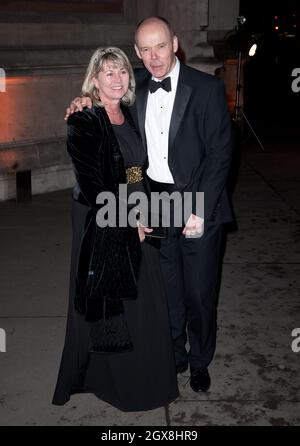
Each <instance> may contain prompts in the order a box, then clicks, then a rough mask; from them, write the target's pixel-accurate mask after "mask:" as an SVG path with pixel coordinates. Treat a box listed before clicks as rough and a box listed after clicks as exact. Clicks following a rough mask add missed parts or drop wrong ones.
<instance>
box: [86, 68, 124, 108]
mask: <svg viewBox="0 0 300 446" xmlns="http://www.w3.org/2000/svg"><path fill="white" fill-rule="evenodd" d="M93 81H94V84H95V86H96V88H97V89H98V92H99V97H100V99H101V102H102V103H103V104H106V103H110V102H116V101H120V100H121V99H122V97H123V96H124V95H125V94H126V92H127V90H128V86H129V73H128V71H127V70H126V68H124V67H123V68H122V67H120V66H119V65H117V64H114V63H113V62H104V64H103V67H102V69H101V71H99V73H98V74H97V75H96V76H95V77H94V78H93Z"/></svg>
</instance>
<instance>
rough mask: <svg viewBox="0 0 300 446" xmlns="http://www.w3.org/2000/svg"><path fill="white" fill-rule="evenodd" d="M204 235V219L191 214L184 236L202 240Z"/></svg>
mask: <svg viewBox="0 0 300 446" xmlns="http://www.w3.org/2000/svg"><path fill="white" fill-rule="evenodd" d="M203 233H204V219H203V218H201V217H198V216H197V215H194V214H191V215H190V217H189V219H188V221H187V223H186V225H185V228H184V230H183V231H182V234H183V235H185V236H186V238H200V237H202V235H203Z"/></svg>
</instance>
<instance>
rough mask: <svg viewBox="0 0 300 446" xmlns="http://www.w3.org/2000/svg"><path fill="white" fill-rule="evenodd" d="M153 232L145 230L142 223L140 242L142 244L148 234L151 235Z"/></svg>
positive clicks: (139, 228)
mask: <svg viewBox="0 0 300 446" xmlns="http://www.w3.org/2000/svg"><path fill="white" fill-rule="evenodd" d="M152 231H153V229H150V228H145V226H143V225H142V224H141V223H140V224H139V225H138V233H139V238H140V242H141V243H142V242H143V241H144V240H145V237H146V234H150V233H151V232H152Z"/></svg>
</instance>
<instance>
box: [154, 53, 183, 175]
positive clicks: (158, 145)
mask: <svg viewBox="0 0 300 446" xmlns="http://www.w3.org/2000/svg"><path fill="white" fill-rule="evenodd" d="M179 68H180V63H179V60H178V59H177V57H176V63H175V66H174V68H173V69H172V71H171V72H170V73H169V75H168V76H170V78H171V91H169V92H167V91H165V90H164V89H163V88H159V89H158V90H156V92H155V93H150V92H149V93H148V101H147V109H146V119H145V132H146V139H147V150H148V159H149V168H148V169H147V175H148V176H149V177H150V178H152V179H153V180H154V181H158V182H160V183H173V184H174V179H173V176H172V174H171V171H170V169H169V165H168V149H169V143H168V142H169V128H170V122H171V116H172V111H173V106H174V100H175V95H176V90H177V84H178V76H179ZM152 79H153V80H155V81H158V79H156V78H155V77H153V76H152Z"/></svg>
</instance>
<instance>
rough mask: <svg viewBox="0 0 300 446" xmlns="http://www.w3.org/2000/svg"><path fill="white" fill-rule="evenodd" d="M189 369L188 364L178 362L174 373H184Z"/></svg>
mask: <svg viewBox="0 0 300 446" xmlns="http://www.w3.org/2000/svg"><path fill="white" fill-rule="evenodd" d="M188 368H189V364H188V362H180V363H179V364H176V373H177V375H178V373H184V372H186V371H187V369H188Z"/></svg>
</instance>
